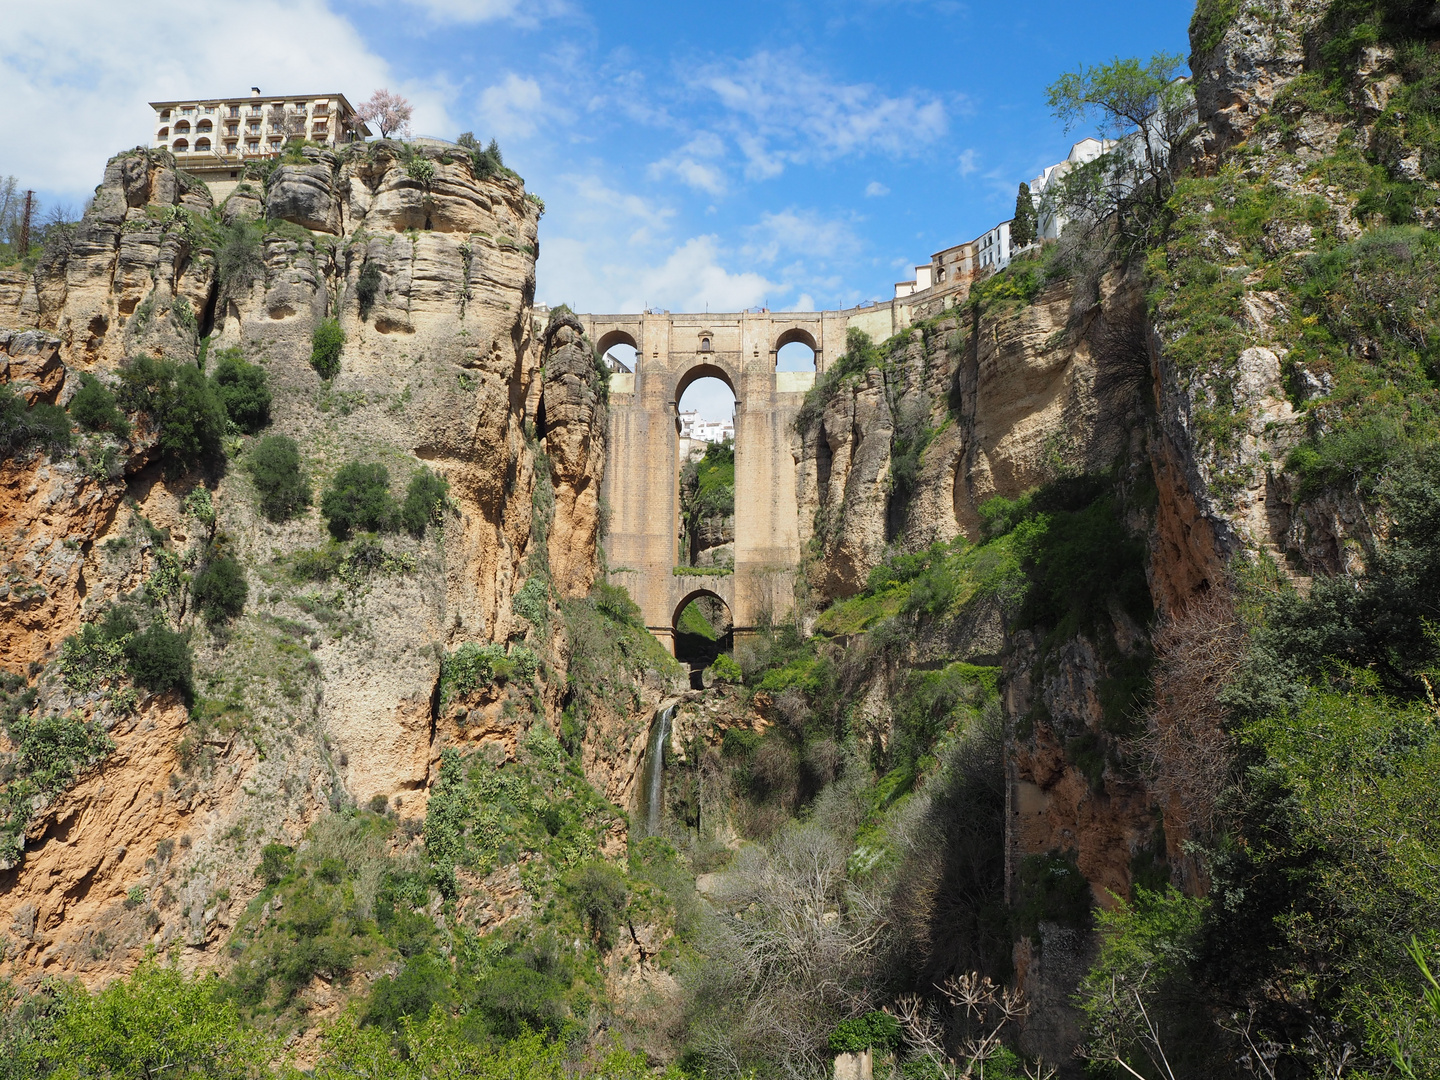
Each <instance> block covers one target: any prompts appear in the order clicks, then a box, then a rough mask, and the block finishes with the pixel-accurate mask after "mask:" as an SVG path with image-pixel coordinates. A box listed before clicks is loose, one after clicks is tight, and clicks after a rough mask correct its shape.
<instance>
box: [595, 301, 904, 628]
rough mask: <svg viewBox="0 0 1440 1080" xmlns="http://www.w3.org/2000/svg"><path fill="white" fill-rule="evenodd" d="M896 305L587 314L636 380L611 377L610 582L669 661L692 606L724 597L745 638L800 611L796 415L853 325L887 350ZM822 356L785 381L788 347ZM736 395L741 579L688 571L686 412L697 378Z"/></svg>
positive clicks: (600, 345)
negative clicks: (781, 364) (630, 356)
mask: <svg viewBox="0 0 1440 1080" xmlns="http://www.w3.org/2000/svg"><path fill="white" fill-rule="evenodd" d="M896 316H897V312H896V311H895V310H894V309H893V307H892V305H890V304H881V305H875V306H871V307H865V308H852V309H850V310H848V311H826V312H818V311H817V312H770V311H761V312H754V313H752V312H744V313H740V314H729V315H718V314H717V315H710V314H705V315H671V314H670V313H668V312H657V313H650V312H647V313H645V314H641V315H581V316H579V318H580V321H581V322H582V323H583V324H584V325H585V329H586V332H587V333H588V334H589V336H590V340H591V342H593V343H594V345H595V347H596V349H597V350H598V351H599V353H600V354H601V355H604V354H605V353H606V352H607V351H608V350H610V349H611V348H613V347H615V346H616V345H630V346H632V347H633V348H634V349H635V370H634V371H633V372H617V373H615V374H613V375H612V376H611V377H610V447H609V460H608V461H607V463H606V469H605V482H604V486H603V489H602V490H603V494H604V497H605V499H606V501H607V502H608V503H609V506H610V524H609V531H608V533H607V534H606V536H605V538H604V541H603V542H604V545H605V554H606V556H607V559H608V561H609V564H610V567H611V574H610V577H611V580H612V581H614V582H615V583H616V584H620V585H624V586H625V587H626V588H627V589H628V590H629V591H630V595H631V596H632V597H634V599H635V601H636V603H638V604H639V605H640V610H641V612H642V613H643V615H644V618H645V623H646V625H647V626H648V627H649V628H650V631H651V632H652V633H653V634H654V635H655V636H656V637H657V638H659V639H660V640H661V641H662V642H664V643H665V644H666V645H667V646H668V647H669V648H670V650H671V651H672V652H673V651H674V648H675V624H676V621H677V620H678V618H679V617H680V613H681V612H682V611H683V610H684V608H685V606H686V605H687V604H689V603H690V601H691V600H694V599H695V598H696V597H697V596H702V595H707V594H708V595H711V596H716V597H719V598H720V599H721V600H723V601H724V602H725V604H726V606H727V607H728V608H729V609H730V617H731V619H732V621H733V623H734V626H735V632H736V635H737V637H738V636H742V635H744V634H745V633H747V632H753V630H754V629H755V628H756V627H757V626H759V625H760V624H761V623H762V622H763V620H764V619H765V618H766V617H767V616H776V617H779V616H783V615H784V614H785V613H786V612H787V611H789V610H790V608H791V607H792V606H793V604H794V595H795V572H796V569H797V568H798V566H799V563H800V521H799V505H798V502H797V499H796V474H797V468H796V466H797V464H798V459H799V443H798V438H797V436H796V435H795V430H794V422H795V415H796V413H797V412H798V411H799V409H800V406H801V404H802V403H803V402H804V400H805V393H806V391H808V390H809V389H810V387H811V386H813V385H814V381H815V378H816V374H817V373H819V372H823V371H824V370H825V366H826V364H827V362H829V361H830V360H832V359H833V358H835V357H838V356H839V355H841V354H842V353H843V352H844V349H845V334H846V331H847V329H848V328H849V327H851V326H857V327H859V328H861V329H863V330H865V331H866V332H867V333H869V334H870V335H871V336H872V337H873V338H874V339H875V340H877V341H880V340H883V339H884V338H887V337H889V336H890V335H891V334H892V333H894V332H895V330H896V329H898V327H897V326H896ZM796 341H798V342H802V343H804V344H805V345H808V346H809V347H810V348H811V349H813V350H814V351H815V368H816V371H815V372H808V371H806V372H784V371H776V370H775V365H776V354H777V353H778V351H779V350H780V348H781V346H783V345H787V344H789V343H791V342H796ZM707 376H711V377H714V378H717V379H720V380H721V381H722V382H724V383H725V384H726V385H727V386H729V387H730V389H731V391H733V392H734V394H735V567H734V570H733V572H731V573H729V574H725V575H716V574H701V573H693V574H692V573H680V572H677V571H678V570H679V563H680V539H681V535H682V531H683V529H682V525H681V519H680V460H679V453H680V445H679V442H680V435H679V433H680V418H679V407H678V403H679V401H680V398H681V396H682V395H683V394H684V393H685V390H686V388H687V387H688V386H689V385H690V384H691V383H692V382H694V381H695V380H696V379H701V378H705V377H707Z"/></svg>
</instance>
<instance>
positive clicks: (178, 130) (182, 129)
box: [175, 120, 190, 135]
mask: <svg viewBox="0 0 1440 1080" xmlns="http://www.w3.org/2000/svg"><path fill="white" fill-rule="evenodd" d="M189 132H190V121H189V120H177V121H176V122H175V134H176V135H186V134H189Z"/></svg>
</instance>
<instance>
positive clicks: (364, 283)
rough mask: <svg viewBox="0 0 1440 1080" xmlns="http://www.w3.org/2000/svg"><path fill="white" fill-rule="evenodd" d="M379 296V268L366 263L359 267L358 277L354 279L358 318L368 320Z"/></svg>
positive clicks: (371, 263)
mask: <svg viewBox="0 0 1440 1080" xmlns="http://www.w3.org/2000/svg"><path fill="white" fill-rule="evenodd" d="M379 295H380V267H379V266H378V265H376V264H375V263H373V262H367V263H365V265H364V266H362V267H360V276H359V277H358V278H356V279H355V299H356V300H357V301H359V304H360V318H362V319H368V318H369V317H370V309H371V308H373V307H374V306H375V298H376V297H378V296H379Z"/></svg>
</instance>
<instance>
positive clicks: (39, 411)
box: [0, 386, 70, 454]
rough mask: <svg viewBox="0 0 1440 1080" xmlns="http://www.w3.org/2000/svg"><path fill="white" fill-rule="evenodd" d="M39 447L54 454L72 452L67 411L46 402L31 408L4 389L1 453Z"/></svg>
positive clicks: (0, 406) (1, 389)
mask: <svg viewBox="0 0 1440 1080" xmlns="http://www.w3.org/2000/svg"><path fill="white" fill-rule="evenodd" d="M37 444H38V445H41V446H44V447H46V448H47V449H49V450H51V451H55V450H65V449H68V448H69V446H70V418H69V417H68V416H66V415H65V410H64V409H61V408H59V407H58V406H55V405H47V404H45V403H44V402H37V403H36V404H35V405H31V406H28V407H27V406H26V404H25V399H24V398H23V397H21V396H20V395H18V394H17V393H15V391H14V390H12V389H11V388H10V387H9V386H0V452H4V453H6V454H8V453H11V452H14V451H16V450H20V449H22V448H24V447H27V446H34V445H37Z"/></svg>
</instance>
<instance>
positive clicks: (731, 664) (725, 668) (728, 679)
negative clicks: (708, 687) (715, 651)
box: [710, 653, 745, 684]
mask: <svg viewBox="0 0 1440 1080" xmlns="http://www.w3.org/2000/svg"><path fill="white" fill-rule="evenodd" d="M710 673H711V674H712V675H714V676H715V678H716V680H717V681H719V682H724V683H736V684H739V683H741V682H743V681H744V680H745V675H744V673H743V672H742V671H741V670H740V665H739V664H737V663H736V662H735V659H734V657H732V656H731V655H730V654H729V653H721V654H720V655H719V656H717V657H716V658H715V662H714V663H713V664H711V665H710Z"/></svg>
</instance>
